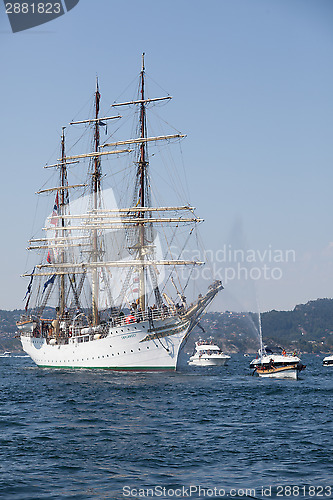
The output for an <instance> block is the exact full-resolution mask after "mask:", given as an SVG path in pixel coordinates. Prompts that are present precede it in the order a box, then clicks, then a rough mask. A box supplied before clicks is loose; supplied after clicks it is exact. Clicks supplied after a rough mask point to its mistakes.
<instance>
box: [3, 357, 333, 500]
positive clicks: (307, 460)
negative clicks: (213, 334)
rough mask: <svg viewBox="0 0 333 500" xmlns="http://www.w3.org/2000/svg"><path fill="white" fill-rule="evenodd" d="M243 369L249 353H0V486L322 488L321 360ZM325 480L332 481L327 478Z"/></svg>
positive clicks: (112, 494) (140, 491)
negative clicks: (64, 357) (133, 366)
mask: <svg viewBox="0 0 333 500" xmlns="http://www.w3.org/2000/svg"><path fill="white" fill-rule="evenodd" d="M322 358H323V356H321V357H316V356H313V355H307V356H305V355H304V356H302V361H303V362H305V363H306V364H307V368H306V370H305V371H304V372H302V374H301V379H300V380H298V381H294V380H272V379H259V378H258V377H255V376H252V375H251V374H252V371H251V370H250V369H249V368H248V365H249V362H250V361H251V357H250V358H245V357H244V356H242V355H233V356H232V358H231V360H230V362H229V366H227V367H219V368H200V367H187V366H186V365H184V366H183V367H182V368H181V369H180V371H178V372H173V373H135V372H133V373H128V372H126V373H123V372H111V371H104V370H92V371H90V370H65V369H63V370H56V369H53V370H51V369H40V368H37V367H36V366H35V365H34V364H33V362H32V361H31V360H30V358H26V357H25V358H18V357H10V358H1V359H0V385H1V393H0V394H1V405H0V429H1V434H0V445H1V447H0V471H1V476H0V498H1V499H3V500H7V499H8V500H35V499H36V500H37V499H50V500H52V499H62V500H66V499H71V500H81V499H82V500H86V499H89V500H90V499H97V500H99V499H112V500H117V499H125V498H132V499H133V498H135V499H137V498H195V499H197V498H260V499H262V498H299V499H300V498H307V499H309V498H333V432H332V431H333V423H332V417H333V403H332V401H333V367H331V368H329V367H323V366H322ZM330 488H332V489H330Z"/></svg>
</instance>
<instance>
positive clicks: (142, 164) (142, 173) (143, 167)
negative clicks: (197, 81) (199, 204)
mask: <svg viewBox="0 0 333 500" xmlns="http://www.w3.org/2000/svg"><path fill="white" fill-rule="evenodd" d="M140 97H141V101H142V102H141V104H140V138H141V139H143V138H145V137H146V136H147V134H146V103H145V54H144V53H143V54H142V69H141V74H140ZM146 156H147V155H146V142H141V144H140V157H139V165H138V174H139V178H140V183H139V185H140V190H139V206H140V207H144V206H145V203H146V200H145V187H146V182H147V179H146V174H147V165H148V162H147V159H146ZM145 214H146V212H145V211H143V210H142V211H140V212H139V217H140V218H142V219H143V218H144V217H145ZM139 228H140V230H139V241H138V247H139V252H138V259H139V260H140V261H143V260H144V246H145V224H144V223H141V224H139ZM139 306H140V308H141V310H142V311H144V310H145V308H146V287H145V266H140V268H139Z"/></svg>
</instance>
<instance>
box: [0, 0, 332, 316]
mask: <svg viewBox="0 0 333 500" xmlns="http://www.w3.org/2000/svg"><path fill="white" fill-rule="evenodd" d="M332 22H333V2H332V1H331V0H207V1H206V2H200V1H196V0H191V1H190V0H178V1H174V0H171V1H169V2H167V3H165V2H157V1H156V0H155V1H147V0H142V1H141V2H137V1H133V0H130V1H127V0H122V1H112V0H94V1H92V0H80V2H79V4H78V5H77V6H76V7H75V8H74V9H73V10H72V11H70V12H69V13H67V14H66V15H65V16H63V17H60V18H59V19H57V20H54V21H52V22H50V23H47V24H44V25H43V26H41V27H38V28H34V29H31V30H27V31H25V32H21V33H16V34H13V33H11V31H10V25H9V22H8V20H7V17H6V15H5V11H4V6H3V4H1V6H0V40H1V46H0V54H1V55H0V57H1V68H2V71H1V79H0V89H1V92H0V99H1V152H2V154H1V161H2V167H1V168H2V182H1V185H0V189H1V197H0V200H1V208H2V214H3V216H2V226H3V231H2V234H3V241H2V245H1V248H0V253H1V261H2V263H3V269H2V280H1V282H2V286H1V291H0V308H1V309H13V308H21V307H22V305H23V302H22V298H23V296H24V293H25V289H26V286H27V283H26V281H25V280H24V279H22V278H20V274H22V273H23V272H25V271H26V270H27V269H26V266H27V255H26V254H27V252H26V250H25V248H26V246H27V243H26V242H27V240H28V239H29V237H30V236H31V234H32V227H33V221H34V220H35V218H36V196H35V195H34V193H35V191H37V189H38V188H40V187H41V186H42V185H43V184H44V182H45V181H46V180H47V175H46V172H45V170H43V168H42V167H43V165H44V164H45V163H46V162H48V161H50V160H51V159H54V158H55V157H54V152H55V151H57V148H58V142H59V136H60V132H61V126H62V125H65V124H66V123H68V122H69V121H70V120H71V119H72V118H73V117H74V116H75V115H76V113H77V112H78V111H79V110H80V109H81V108H82V106H83V104H85V103H86V102H87V100H88V99H89V97H90V96H91V95H92V93H93V91H94V85H95V78H96V74H98V76H99V79H100V84H101V91H102V96H103V99H104V102H106V103H111V102H113V101H114V100H115V99H116V98H118V96H120V95H121V94H122V92H123V91H124V89H126V87H127V85H128V84H129V83H130V82H132V81H133V79H134V78H135V76H136V75H137V74H138V72H139V71H140V63H141V53H142V52H143V51H145V52H146V69H147V74H148V75H150V76H151V77H152V79H153V80H154V81H156V82H158V83H159V84H160V85H161V86H162V87H163V88H164V89H166V90H167V92H169V93H170V94H171V95H172V96H173V97H174V99H173V101H172V102H171V103H170V105H168V106H167V107H165V108H164V109H163V113H164V112H165V114H166V120H167V121H168V122H170V123H171V124H172V125H173V126H175V127H176V128H177V129H178V130H181V131H182V132H183V133H186V134H187V139H186V140H185V141H183V142H182V151H183V157H184V163H185V167H186V171H187V175H186V177H187V184H188V191H189V192H190V201H191V203H192V204H193V205H194V206H196V207H197V210H198V214H199V215H200V216H202V217H203V218H204V219H205V221H206V222H205V224H204V225H203V226H202V228H201V235H202V239H203V241H204V243H205V247H206V248H207V249H208V250H210V251H211V252H212V254H213V256H214V259H215V261H216V255H220V257H221V253H220V254H217V252H218V251H219V250H220V251H221V250H223V249H224V248H229V249H243V250H244V251H247V250H252V251H253V252H255V255H256V257H255V259H256V260H255V262H251V263H247V266H248V271H250V270H251V268H252V267H258V268H259V269H260V270H261V271H262V266H263V265H264V264H265V265H266V266H267V267H269V268H270V269H272V268H275V267H278V268H279V269H280V271H275V273H276V274H275V278H276V277H277V276H279V279H274V278H272V277H271V275H269V279H264V277H263V274H261V277H260V279H257V275H256V274H255V272H253V276H254V278H255V279H247V280H245V279H244V274H245V271H244V272H243V277H242V276H241V279H238V278H237V276H236V277H235V278H234V279H230V280H229V282H228V283H227V285H226V290H225V292H224V293H223V294H220V297H219V298H218V300H217V301H216V303H215V305H214V306H213V307H212V309H218V310H224V309H235V308H237V309H246V308H248V309H252V310H253V309H254V304H255V303H256V302H257V301H258V303H259V304H260V308H261V309H262V310H268V309H273V308H274V309H292V308H293V307H294V306H295V305H296V304H297V303H301V302H306V301H308V300H311V299H316V298H318V297H332V295H333V294H332V283H333V266H332V257H333V245H332V242H333V234H332V228H333V225H332V213H333V206H332V205H333V201H332V194H331V191H332V171H333V148H332V121H333V118H332V117H333V109H332V108H333V99H332V88H333V57H332V56H333V30H332ZM105 110H107V107H105ZM52 155H53V156H52ZM265 250H266V254H264V252H265ZM268 250H271V252H273V255H275V256H276V255H277V252H278V251H280V252H285V251H286V250H292V251H293V252H294V255H295V258H294V259H291V260H289V261H288V262H278V263H277V262H275V261H274V262H273V261H272V258H271V257H270V255H272V254H269V252H268ZM256 252H257V253H256ZM258 252H259V254H258ZM274 252H275V253H274ZM260 255H261V256H263V255H264V258H263V259H262V260H260ZM280 255H282V254H281V253H280ZM220 260H221V259H220ZM238 264H239V262H238V261H237V260H235V259H233V260H232V262H230V261H227V262H218V261H216V262H215V270H216V271H217V273H220V275H221V277H224V275H225V268H226V267H228V268H232V269H234V270H235V271H237V266H238ZM281 273H282V274H281ZM230 274H232V271H230ZM217 277H219V276H217Z"/></svg>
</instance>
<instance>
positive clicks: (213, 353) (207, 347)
mask: <svg viewBox="0 0 333 500" xmlns="http://www.w3.org/2000/svg"><path fill="white" fill-rule="evenodd" d="M229 359H230V356H228V355H227V354H224V353H223V352H222V350H221V349H220V348H219V346H217V345H216V344H213V343H212V342H211V343H210V342H205V341H199V342H196V343H195V350H194V354H193V356H191V357H190V359H189V361H188V364H189V365H194V366H223V365H226V364H227V362H228V360H229Z"/></svg>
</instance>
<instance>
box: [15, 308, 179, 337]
mask: <svg viewBox="0 0 333 500" xmlns="http://www.w3.org/2000/svg"><path fill="white" fill-rule="evenodd" d="M183 311H184V309H183V308H176V307H167V306H162V307H161V308H154V307H150V308H148V309H146V310H145V311H139V310H137V311H131V312H129V313H128V314H124V313H123V314H122V313H120V314H119V315H117V316H113V317H111V318H109V320H108V321H106V322H104V323H103V324H100V325H98V326H97V327H92V326H88V325H83V324H77V323H75V321H74V322H73V323H72V324H71V323H70V322H69V321H66V322H61V321H60V325H61V324H62V323H65V328H64V329H62V328H60V331H59V333H58V335H56V334H55V332H53V331H52V332H50V330H49V324H44V326H43V331H42V332H41V331H40V327H38V326H37V327H36V328H35V329H34V331H33V332H25V331H21V332H20V334H21V335H24V336H26V337H44V338H46V339H49V338H55V337H57V343H58V342H59V343H63V342H64V340H63V339H68V338H70V337H85V338H88V336H89V340H93V339H94V336H95V338H96V335H100V337H105V336H106V335H107V334H108V331H109V328H110V327H124V326H129V325H131V324H136V323H141V322H143V321H148V322H152V323H154V321H158V320H164V319H167V318H171V317H173V316H177V315H178V314H181V313H182V312H183Z"/></svg>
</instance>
